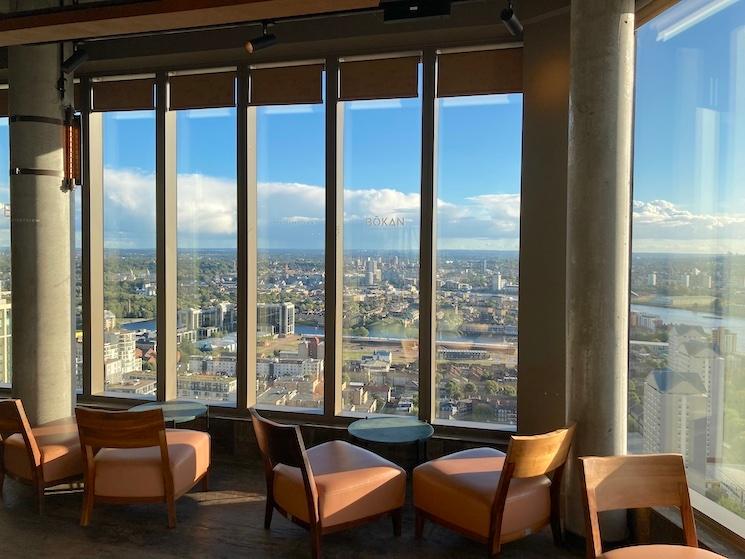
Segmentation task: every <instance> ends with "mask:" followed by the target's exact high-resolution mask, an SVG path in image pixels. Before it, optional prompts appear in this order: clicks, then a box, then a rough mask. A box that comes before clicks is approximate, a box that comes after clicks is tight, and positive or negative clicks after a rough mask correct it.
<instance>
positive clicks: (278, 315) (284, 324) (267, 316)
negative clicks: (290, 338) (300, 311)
mask: <svg viewBox="0 0 745 559" xmlns="http://www.w3.org/2000/svg"><path fill="white" fill-rule="evenodd" d="M256 324H257V330H258V331H259V332H267V333H271V334H279V335H280V336H287V335H290V334H294V333H295V305H294V304H293V303H259V304H258V305H256Z"/></svg>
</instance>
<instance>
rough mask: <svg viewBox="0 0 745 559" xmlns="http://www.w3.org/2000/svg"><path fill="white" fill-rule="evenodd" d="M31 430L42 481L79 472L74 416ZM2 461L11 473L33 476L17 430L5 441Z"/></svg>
mask: <svg viewBox="0 0 745 559" xmlns="http://www.w3.org/2000/svg"><path fill="white" fill-rule="evenodd" d="M31 431H32V432H33V434H34V437H35V438H36V444H37V445H38V446H39V452H41V461H42V463H43V464H44V468H43V470H44V481H45V482H47V483H52V482H54V481H57V480H62V479H67V478H71V477H76V476H80V475H82V474H83V458H82V455H81V453H80V438H79V437H78V427H77V424H76V423H75V418H74V417H68V418H65V419H59V420H57V421H51V422H49V423H44V424H43V425H39V426H38V427H33V428H32V429H31ZM4 463H5V471H6V472H8V473H10V474H11V475H14V476H16V477H20V478H23V479H27V480H30V479H33V473H32V465H31V462H30V460H29V455H28V451H27V450H26V443H25V442H24V440H23V436H22V435H21V434H20V433H16V434H15V435H11V436H10V437H8V439H7V440H6V441H5V460H4Z"/></svg>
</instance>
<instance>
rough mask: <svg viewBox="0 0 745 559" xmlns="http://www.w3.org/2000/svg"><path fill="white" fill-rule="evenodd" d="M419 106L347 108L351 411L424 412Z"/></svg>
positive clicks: (412, 102) (346, 318)
mask: <svg viewBox="0 0 745 559" xmlns="http://www.w3.org/2000/svg"><path fill="white" fill-rule="evenodd" d="M420 83H421V81H420ZM421 105H422V104H421V95H420V96H419V98H417V99H394V100H385V101H351V102H345V103H343V104H342V110H343V111H344V131H343V136H344V176H343V185H344V302H343V310H342V315H343V331H342V335H343V346H342V353H343V355H342V358H343V364H342V367H343V368H342V386H341V392H342V406H343V410H344V411H345V412H352V413H358V414H373V413H380V414H401V415H416V414H417V413H418V403H419V402H418V400H419V346H418V336H419V214H420V205H421V201H420V188H421V172H420V171H421V134H422V123H421Z"/></svg>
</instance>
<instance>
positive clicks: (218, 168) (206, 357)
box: [170, 72, 241, 405]
mask: <svg viewBox="0 0 745 559" xmlns="http://www.w3.org/2000/svg"><path fill="white" fill-rule="evenodd" d="M203 83H204V84H205V85H204V90H205V91H208V92H209V93H210V94H211V97H212V98H205V99H197V98H195V95H194V92H195V91H200V89H199V85H200V84H203ZM206 84H209V86H207V85H206ZM170 85H171V91H170V93H171V109H172V110H174V109H178V114H177V118H176V131H177V138H176V145H177V147H176V168H177V181H176V182H177V186H176V188H177V213H178V231H177V236H178V249H177V250H178V253H177V262H176V269H177V293H176V298H177V308H178V311H177V313H178V316H177V321H176V327H177V330H176V341H177V351H178V364H177V385H178V386H177V391H178V397H179V398H182V399H193V400H200V401H205V402H207V403H210V404H231V405H235V402H236V391H237V380H236V360H237V357H236V350H237V343H238V340H237V329H238V325H237V322H238V314H237V283H238V274H239V273H241V272H240V271H239V270H238V268H237V252H236V249H237V223H238V215H237V205H236V201H237V186H236V185H237V183H236V171H237V164H236V109H235V107H234V106H233V105H234V104H235V103H234V99H235V73H234V72H221V73H212V74H210V73H205V74H197V75H188V74H187V75H180V76H173V77H172V78H171V84H170ZM221 89H223V90H225V91H224V94H223V95H222V97H224V98H225V99H224V100H223V99H218V98H216V97H217V95H216V94H217V93H219V92H220V90H221ZM190 101H191V102H190ZM200 101H202V102H201V103H200ZM200 105H201V106H202V107H203V106H204V105H209V107H208V108H194V107H200ZM219 105H224V106H219ZM181 107H184V108H181Z"/></svg>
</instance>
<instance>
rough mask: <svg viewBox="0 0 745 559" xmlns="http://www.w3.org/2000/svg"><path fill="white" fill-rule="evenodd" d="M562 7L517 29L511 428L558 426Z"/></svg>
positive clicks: (565, 23)
mask: <svg viewBox="0 0 745 559" xmlns="http://www.w3.org/2000/svg"><path fill="white" fill-rule="evenodd" d="M568 122H569V9H567V10H566V11H565V12H558V13H556V14H555V15H553V17H550V18H546V19H541V20H540V21H536V22H533V23H528V24H526V25H525V34H524V47H523V158H522V193H521V195H520V204H521V209H520V329H519V332H518V336H519V338H518V345H519V347H520V351H519V353H518V371H519V372H520V373H519V374H518V376H517V393H518V394H519V395H520V396H519V398H518V401H517V420H518V425H517V427H518V431H519V432H520V433H523V434H526V435H530V434H535V433H543V432H546V431H551V430H553V429H556V428H558V427H561V426H562V425H564V424H565V422H566V415H567V410H566V371H565V363H566V336H565V328H566V226H567V220H566V199H567V139H568V131H567V126H568Z"/></svg>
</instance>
